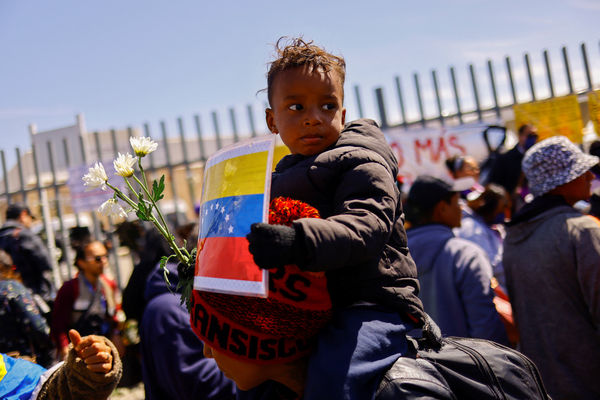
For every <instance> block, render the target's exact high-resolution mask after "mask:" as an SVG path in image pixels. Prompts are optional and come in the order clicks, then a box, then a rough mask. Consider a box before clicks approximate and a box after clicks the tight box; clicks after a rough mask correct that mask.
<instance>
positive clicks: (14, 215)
mask: <svg viewBox="0 0 600 400" xmlns="http://www.w3.org/2000/svg"><path fill="white" fill-rule="evenodd" d="M6 219H7V220H8V219H12V220H15V221H19V222H20V223H21V224H22V225H23V226H25V227H26V228H30V227H31V224H32V223H33V215H32V214H31V210H30V209H29V207H27V206H26V205H25V204H23V203H14V204H10V205H9V206H8V208H7V209H6Z"/></svg>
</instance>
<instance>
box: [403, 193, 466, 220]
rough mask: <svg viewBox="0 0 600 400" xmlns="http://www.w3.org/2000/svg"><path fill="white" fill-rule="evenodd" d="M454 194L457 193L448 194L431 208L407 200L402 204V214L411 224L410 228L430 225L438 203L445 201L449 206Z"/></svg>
mask: <svg viewBox="0 0 600 400" xmlns="http://www.w3.org/2000/svg"><path fill="white" fill-rule="evenodd" d="M456 193H457V192H448V193H447V194H446V195H445V196H444V197H442V198H441V199H440V200H439V201H438V202H437V203H435V204H433V205H431V206H426V205H424V204H423V203H416V202H412V201H410V200H407V201H406V203H405V204H404V214H405V216H406V220H407V221H408V222H409V223H410V224H411V226H419V225H426V224H430V223H431V222H432V221H431V220H432V218H433V210H434V209H435V207H436V206H437V205H438V204H439V203H440V201H445V202H446V203H448V204H450V203H451V202H452V197H453V196H454V195H455V194H456Z"/></svg>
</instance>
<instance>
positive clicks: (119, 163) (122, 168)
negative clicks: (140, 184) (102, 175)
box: [113, 153, 135, 178]
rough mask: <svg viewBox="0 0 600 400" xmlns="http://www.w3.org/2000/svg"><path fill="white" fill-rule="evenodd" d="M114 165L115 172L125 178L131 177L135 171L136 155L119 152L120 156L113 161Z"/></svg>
mask: <svg viewBox="0 0 600 400" xmlns="http://www.w3.org/2000/svg"><path fill="white" fill-rule="evenodd" d="M113 165H114V167H115V174H117V175H120V176H122V177H123V178H129V177H130V176H131V175H133V173H134V170H133V166H134V165H135V157H133V156H132V155H131V154H129V153H127V154H121V153H119V156H118V157H117V158H116V159H115V160H114V161H113Z"/></svg>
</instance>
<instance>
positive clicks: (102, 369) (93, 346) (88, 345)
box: [69, 329, 113, 374]
mask: <svg viewBox="0 0 600 400" xmlns="http://www.w3.org/2000/svg"><path fill="white" fill-rule="evenodd" d="M69 338H70V339H71V342H72V343H73V348H74V349H75V352H76V353H77V356H79V358H81V359H82V360H83V361H84V362H85V364H86V367H87V369H89V370H90V371H93V372H97V373H100V374H106V373H108V372H110V371H111V370H112V367H113V356H112V350H111V348H110V347H109V346H108V345H107V344H106V343H105V342H104V340H105V339H104V338H103V337H102V336H96V335H89V336H84V337H83V338H82V337H81V335H80V334H79V332H77V331H76V330H75V329H71V330H70V331H69Z"/></svg>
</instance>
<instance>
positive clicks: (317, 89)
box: [266, 66, 346, 156]
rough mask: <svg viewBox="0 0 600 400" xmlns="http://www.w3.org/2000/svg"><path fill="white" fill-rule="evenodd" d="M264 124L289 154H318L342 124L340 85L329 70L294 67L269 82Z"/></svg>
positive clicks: (335, 137) (340, 128) (341, 93)
mask: <svg viewBox="0 0 600 400" xmlns="http://www.w3.org/2000/svg"><path fill="white" fill-rule="evenodd" d="M272 85H273V91H272V98H271V103H272V104H271V106H272V108H268V109H267V110H266V112H267V115H266V118H267V126H268V127H269V129H270V130H271V132H273V133H278V134H280V135H281V140H283V143H285V145H286V146H287V147H288V148H289V149H290V151H291V152H292V154H302V155H305V156H310V155H314V154H318V153H320V152H322V151H323V150H325V149H326V148H327V147H329V146H331V145H332V144H333V143H335V142H336V141H337V139H338V138H339V136H340V132H341V131H342V128H343V126H344V123H345V118H346V109H345V108H344V107H343V104H342V101H343V98H344V92H343V87H342V85H341V83H340V81H339V79H338V77H337V76H336V73H335V72H333V71H329V72H327V73H326V72H323V71H318V70H317V71H315V70H312V69H311V68H309V67H306V66H303V67H297V68H292V69H288V70H285V71H282V72H280V73H279V74H278V75H277V76H276V77H275V80H274V81H273V84H272Z"/></svg>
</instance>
